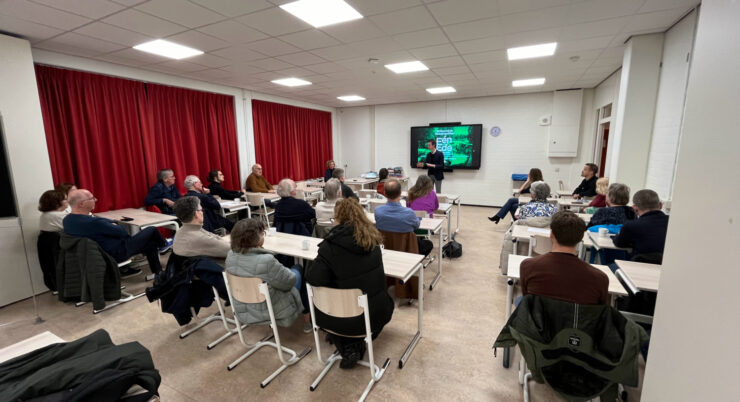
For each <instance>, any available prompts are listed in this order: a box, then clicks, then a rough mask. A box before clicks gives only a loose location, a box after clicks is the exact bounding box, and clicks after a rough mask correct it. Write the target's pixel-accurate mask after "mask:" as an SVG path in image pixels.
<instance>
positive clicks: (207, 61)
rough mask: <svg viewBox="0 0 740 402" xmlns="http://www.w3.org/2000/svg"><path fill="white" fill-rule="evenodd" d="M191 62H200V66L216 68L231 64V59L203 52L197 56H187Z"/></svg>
mask: <svg viewBox="0 0 740 402" xmlns="http://www.w3.org/2000/svg"><path fill="white" fill-rule="evenodd" d="M187 60H188V61H189V62H191V63H195V64H200V65H201V66H206V67H211V68H217V67H224V66H229V65H231V64H233V62H232V61H231V60H227V59H224V58H223V57H219V56H216V55H213V54H209V53H205V54H201V55H198V56H193V57H188V59H187Z"/></svg>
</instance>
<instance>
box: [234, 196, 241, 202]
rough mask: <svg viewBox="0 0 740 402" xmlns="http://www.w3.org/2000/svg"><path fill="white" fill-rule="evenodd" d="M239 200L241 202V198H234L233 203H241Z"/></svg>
mask: <svg viewBox="0 0 740 402" xmlns="http://www.w3.org/2000/svg"><path fill="white" fill-rule="evenodd" d="M241 200H242V199H241V197H238V198H234V202H239V201H241Z"/></svg>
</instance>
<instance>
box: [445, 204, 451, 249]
mask: <svg viewBox="0 0 740 402" xmlns="http://www.w3.org/2000/svg"><path fill="white" fill-rule="evenodd" d="M450 213H452V208H450V209H448V210H447V212H445V217H447V241H452V220H451V219H450Z"/></svg>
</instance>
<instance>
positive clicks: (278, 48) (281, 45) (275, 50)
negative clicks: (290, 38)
mask: <svg viewBox="0 0 740 402" xmlns="http://www.w3.org/2000/svg"><path fill="white" fill-rule="evenodd" d="M245 46H246V47H247V48H248V49H252V50H256V51H258V52H260V53H262V54H266V55H268V56H281V55H284V54H289V53H297V52H300V51H301V49H299V48H297V47H295V46H293V45H291V44H289V43H287V42H283V41H281V40H280V39H276V38H269V39H263V40H258V41H256V42H251V43H248V44H246V45H245Z"/></svg>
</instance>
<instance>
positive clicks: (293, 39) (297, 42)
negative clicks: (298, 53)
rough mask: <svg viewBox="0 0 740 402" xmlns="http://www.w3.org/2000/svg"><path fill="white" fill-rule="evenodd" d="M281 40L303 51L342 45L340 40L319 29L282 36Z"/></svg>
mask: <svg viewBox="0 0 740 402" xmlns="http://www.w3.org/2000/svg"><path fill="white" fill-rule="evenodd" d="M279 39H280V40H283V41H285V42H288V43H290V44H291V45H293V46H297V47H299V48H301V49H303V50H312V49H318V48H321V47H329V46H334V45H338V44H340V42H339V41H338V40H336V39H334V38H332V37H331V36H329V35H327V34H325V33H323V32H321V31H319V30H318V29H310V30H307V31H302V32H296V33H292V34H288V35H283V36H280V37H279Z"/></svg>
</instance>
